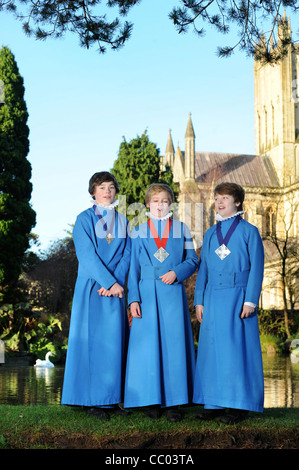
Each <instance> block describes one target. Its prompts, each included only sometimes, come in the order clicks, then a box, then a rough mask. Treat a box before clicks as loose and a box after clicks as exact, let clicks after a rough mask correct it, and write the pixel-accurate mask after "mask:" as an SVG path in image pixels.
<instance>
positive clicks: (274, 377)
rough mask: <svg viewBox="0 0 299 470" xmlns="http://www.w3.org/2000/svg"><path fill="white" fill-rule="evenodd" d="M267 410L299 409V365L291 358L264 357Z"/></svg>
mask: <svg viewBox="0 0 299 470" xmlns="http://www.w3.org/2000/svg"><path fill="white" fill-rule="evenodd" d="M263 365H264V381H265V408H279V407H285V408H293V407H294V408H297V407H299V364H298V363H293V362H292V361H291V360H290V358H289V357H278V356H276V355H273V356H272V355H267V354H265V355H263Z"/></svg>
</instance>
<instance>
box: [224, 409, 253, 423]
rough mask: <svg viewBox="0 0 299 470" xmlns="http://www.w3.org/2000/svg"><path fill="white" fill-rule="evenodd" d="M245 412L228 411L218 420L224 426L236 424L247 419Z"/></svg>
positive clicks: (246, 412)
mask: <svg viewBox="0 0 299 470" xmlns="http://www.w3.org/2000/svg"><path fill="white" fill-rule="evenodd" d="M247 415H248V411H247V410H237V409H230V410H229V411H228V412H227V413H226V414H225V415H224V416H222V417H221V418H220V421H221V422H222V423H224V424H236V423H239V422H240V421H243V420H244V419H246V418H247Z"/></svg>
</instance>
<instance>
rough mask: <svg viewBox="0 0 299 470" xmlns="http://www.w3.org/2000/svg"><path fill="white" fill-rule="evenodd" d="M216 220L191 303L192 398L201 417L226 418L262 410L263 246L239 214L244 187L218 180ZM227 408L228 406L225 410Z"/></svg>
mask: <svg viewBox="0 0 299 470" xmlns="http://www.w3.org/2000/svg"><path fill="white" fill-rule="evenodd" d="M214 194H215V208H216V211H217V216H216V219H217V220H218V223H217V224H216V226H213V227H211V228H210V229H209V230H207V232H206V234H205V236H204V240H203V246H202V250H201V255H200V267H199V270H198V274H197V279H196V286H195V298H194V305H195V308H196V316H197V319H198V321H199V322H200V323H201V326H200V332H199V340H198V352H197V362H196V372H195V379H194V396H193V401H194V403H199V404H203V405H204V408H205V409H204V410H203V411H202V412H201V413H200V414H199V415H198V417H199V418H200V419H213V418H215V417H217V416H220V420H221V421H222V422H224V423H236V422H238V421H241V420H242V419H244V418H245V417H246V416H247V414H248V411H256V412H262V411H263V403H264V379H263V364H262V354H261V347H260V338H259V328H258V319H257V312H256V308H255V307H256V306H257V305H258V303H259V297H260V293H261V288H262V282H263V272H264V248H263V243H262V240H261V237H260V234H259V232H258V229H257V228H256V227H255V226H253V225H251V224H249V223H248V222H247V221H246V220H244V219H243V218H242V217H241V214H242V213H243V211H242V204H243V201H244V197H245V192H244V189H243V188H242V187H241V186H239V185H237V184H235V183H221V184H219V185H218V186H216V188H215V191H214ZM227 408H228V410H226V409H227Z"/></svg>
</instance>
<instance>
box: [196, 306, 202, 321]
mask: <svg viewBox="0 0 299 470" xmlns="http://www.w3.org/2000/svg"><path fill="white" fill-rule="evenodd" d="M195 314H196V318H197V320H198V321H199V323H201V322H202V314H203V305H195Z"/></svg>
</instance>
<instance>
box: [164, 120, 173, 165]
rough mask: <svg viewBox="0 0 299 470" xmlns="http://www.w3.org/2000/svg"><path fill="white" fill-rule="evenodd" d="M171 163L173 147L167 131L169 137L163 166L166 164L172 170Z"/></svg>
mask: <svg viewBox="0 0 299 470" xmlns="http://www.w3.org/2000/svg"><path fill="white" fill-rule="evenodd" d="M173 161H174V147H173V142H172V137H171V130H170V129H169V135H168V140H167V145H166V150H165V164H168V165H169V166H170V167H171V168H173Z"/></svg>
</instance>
